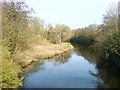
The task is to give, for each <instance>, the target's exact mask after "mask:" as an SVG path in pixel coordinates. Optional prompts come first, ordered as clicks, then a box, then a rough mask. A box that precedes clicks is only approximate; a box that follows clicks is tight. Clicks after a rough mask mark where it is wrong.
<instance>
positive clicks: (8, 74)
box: [0, 43, 73, 88]
mask: <svg viewBox="0 0 120 90" xmlns="http://www.w3.org/2000/svg"><path fill="white" fill-rule="evenodd" d="M72 49H73V46H72V45H71V44H70V43H61V44H52V43H47V44H40V45H34V46H31V48H29V49H27V50H25V51H21V52H20V51H19V52H16V54H15V55H14V58H9V52H8V49H7V47H3V48H2V88H18V87H19V86H21V85H22V80H23V78H21V77H19V75H20V73H22V69H23V68H24V67H27V66H28V65H30V64H31V63H32V62H34V61H38V60H40V59H47V58H52V57H54V56H56V55H60V54H62V53H64V52H67V51H70V50H72ZM0 87H1V86H0Z"/></svg>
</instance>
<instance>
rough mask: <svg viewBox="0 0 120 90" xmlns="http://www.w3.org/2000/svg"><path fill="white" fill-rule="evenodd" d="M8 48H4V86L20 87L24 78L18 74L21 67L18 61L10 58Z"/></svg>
mask: <svg viewBox="0 0 120 90" xmlns="http://www.w3.org/2000/svg"><path fill="white" fill-rule="evenodd" d="M8 52H9V51H8V49H7V48H6V47H3V49H2V72H1V73H2V88H18V87H19V86H21V85H22V78H20V77H19V76H18V75H19V74H20V73H21V68H20V66H19V64H17V63H16V62H12V60H11V59H9V56H8V55H9V54H8Z"/></svg>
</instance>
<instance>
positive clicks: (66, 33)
mask: <svg viewBox="0 0 120 90" xmlns="http://www.w3.org/2000/svg"><path fill="white" fill-rule="evenodd" d="M70 38H71V29H70V28H69V27H68V26H66V25H56V26H55V27H54V28H50V29H49V30H48V35H47V39H48V40H50V41H51V42H52V43H61V42H66V41H69V40H70Z"/></svg>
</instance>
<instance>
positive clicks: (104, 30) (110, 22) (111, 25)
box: [71, 6, 120, 65]
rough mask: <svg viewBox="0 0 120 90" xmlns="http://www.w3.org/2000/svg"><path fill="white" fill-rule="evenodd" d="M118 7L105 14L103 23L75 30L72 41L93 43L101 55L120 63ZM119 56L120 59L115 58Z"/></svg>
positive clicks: (83, 43)
mask: <svg viewBox="0 0 120 90" xmlns="http://www.w3.org/2000/svg"><path fill="white" fill-rule="evenodd" d="M118 16H119V15H118V7H116V6H114V7H111V8H110V9H109V10H108V11H107V13H106V14H105V15H104V18H103V20H104V22H103V24H102V25H89V26H88V27H85V28H82V29H78V30H74V31H73V33H74V35H73V37H72V38H71V42H73V43H78V44H79V45H87V46H89V45H92V47H94V49H95V50H96V51H98V53H100V57H101V58H104V59H110V58H112V60H114V62H116V64H118V65H119V64H120V63H119V62H120V61H119V59H120V30H119V18H118ZM114 57H117V58H118V59H117V60H116V59H114Z"/></svg>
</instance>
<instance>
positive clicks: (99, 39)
mask: <svg viewBox="0 0 120 90" xmlns="http://www.w3.org/2000/svg"><path fill="white" fill-rule="evenodd" d="M0 6H1V7H2V44H1V45H0V47H2V81H1V82H2V86H1V87H3V88H9V87H11V88H17V87H19V86H21V85H22V83H21V81H22V80H23V78H21V77H19V74H20V73H21V72H22V69H21V66H20V64H19V62H18V60H16V58H15V57H16V55H17V54H18V53H19V52H23V51H25V50H27V49H30V48H31V47H32V46H34V45H45V44H49V43H53V44H57V43H62V42H71V43H76V44H78V45H86V46H88V47H91V48H93V49H94V50H96V51H98V53H100V58H103V59H109V58H112V60H114V62H115V63H116V64H117V65H120V30H119V26H120V24H119V22H120V19H119V17H120V16H119V15H118V11H119V10H118V9H119V8H118V7H117V6H115V7H112V8H110V9H109V10H108V11H107V13H106V14H105V15H104V17H103V20H104V22H103V24H101V25H95V24H92V25H89V26H88V27H85V28H80V29H77V30H71V29H70V27H68V26H66V25H63V24H58V25H56V26H54V27H53V26H52V25H45V23H44V21H43V20H41V19H39V18H38V17H33V16H31V15H30V13H34V11H33V9H31V8H29V7H28V6H27V5H26V3H25V2H10V1H7V2H2V3H0ZM106 55H107V58H105V57H106ZM115 57H117V58H118V59H117V60H116V59H115Z"/></svg>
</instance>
